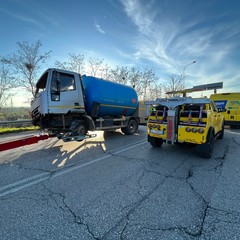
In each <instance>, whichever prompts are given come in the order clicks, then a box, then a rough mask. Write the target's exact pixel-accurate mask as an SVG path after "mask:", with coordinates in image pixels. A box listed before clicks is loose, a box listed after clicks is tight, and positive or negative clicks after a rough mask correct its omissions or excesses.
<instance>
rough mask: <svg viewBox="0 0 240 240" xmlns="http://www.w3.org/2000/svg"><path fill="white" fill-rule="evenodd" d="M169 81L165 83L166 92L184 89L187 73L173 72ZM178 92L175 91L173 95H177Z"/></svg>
mask: <svg viewBox="0 0 240 240" xmlns="http://www.w3.org/2000/svg"><path fill="white" fill-rule="evenodd" d="M168 77H169V82H168V83H167V84H166V85H165V87H164V90H165V91H166V92H175V91H179V90H183V89H184V85H185V83H184V80H185V75H184V74H181V75H178V74H172V75H169V76H168ZM176 95H178V94H175V93H173V94H172V96H176Z"/></svg>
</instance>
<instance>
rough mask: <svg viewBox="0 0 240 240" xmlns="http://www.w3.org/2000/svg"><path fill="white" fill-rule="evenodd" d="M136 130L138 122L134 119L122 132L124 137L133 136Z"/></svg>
mask: <svg viewBox="0 0 240 240" xmlns="http://www.w3.org/2000/svg"><path fill="white" fill-rule="evenodd" d="M137 130H138V122H137V121H136V120H135V119H130V120H129V121H128V124H127V126H126V127H125V128H122V132H123V133H124V134H126V135H133V134H134V133H135V132H136V131H137Z"/></svg>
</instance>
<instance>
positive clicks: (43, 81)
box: [35, 72, 48, 96]
mask: <svg viewBox="0 0 240 240" xmlns="http://www.w3.org/2000/svg"><path fill="white" fill-rule="evenodd" d="M47 79H48V72H46V73H45V74H44V75H43V76H42V77H41V78H40V79H39V80H38V82H37V84H36V91H35V96H36V95H37V94H38V93H39V92H42V91H44V89H45V88H46V84H47Z"/></svg>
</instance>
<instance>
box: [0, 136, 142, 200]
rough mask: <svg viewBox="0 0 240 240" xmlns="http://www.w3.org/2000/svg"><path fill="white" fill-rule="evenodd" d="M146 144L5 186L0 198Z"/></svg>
mask: <svg viewBox="0 0 240 240" xmlns="http://www.w3.org/2000/svg"><path fill="white" fill-rule="evenodd" d="M144 143H146V140H144V141H143V140H142V141H139V142H137V143H135V144H133V145H131V146H129V147H126V148H124V149H121V150H118V151H116V152H112V153H107V154H106V155H104V156H102V157H99V158H96V159H93V160H91V161H89V162H87V163H84V164H78V165H76V164H73V165H71V166H69V165H68V166H65V167H64V168H61V169H56V170H55V171H52V172H45V173H41V174H38V175H35V176H32V177H29V178H26V179H24V180H21V181H18V182H14V183H11V184H8V185H6V186H3V187H1V188H0V197H4V196H6V195H9V194H11V193H15V192H18V191H20V190H22V189H25V188H27V187H30V186H33V185H36V184H38V183H40V182H43V181H45V180H48V179H50V178H54V177H58V176H61V175H64V174H67V173H69V172H72V171H74V170H77V169H80V168H83V167H86V166H88V165H91V164H93V163H96V162H99V161H102V160H104V159H107V158H109V157H112V154H119V153H122V152H125V151H128V150H130V149H132V148H135V147H137V146H140V145H142V144H144Z"/></svg>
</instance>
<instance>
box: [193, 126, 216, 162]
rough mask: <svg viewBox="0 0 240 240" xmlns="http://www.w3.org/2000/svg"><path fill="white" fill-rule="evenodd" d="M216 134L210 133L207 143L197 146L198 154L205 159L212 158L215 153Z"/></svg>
mask: <svg viewBox="0 0 240 240" xmlns="http://www.w3.org/2000/svg"><path fill="white" fill-rule="evenodd" d="M213 145H214V134H213V132H212V131H210V132H209V133H208V137H207V141H206V142H205V143H203V144H199V145H197V146H196V151H197V153H198V154H199V155H200V156H202V157H204V158H211V157H212V153H213Z"/></svg>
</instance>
